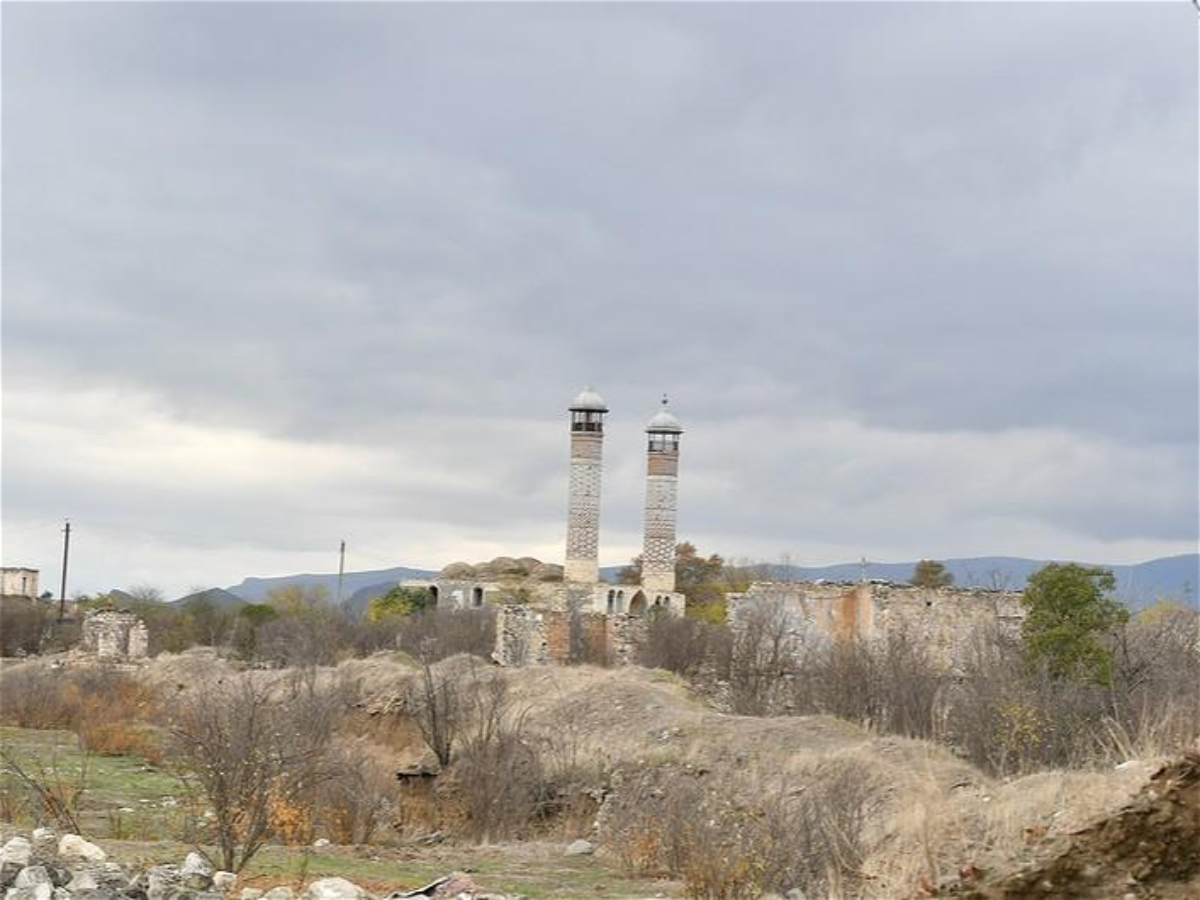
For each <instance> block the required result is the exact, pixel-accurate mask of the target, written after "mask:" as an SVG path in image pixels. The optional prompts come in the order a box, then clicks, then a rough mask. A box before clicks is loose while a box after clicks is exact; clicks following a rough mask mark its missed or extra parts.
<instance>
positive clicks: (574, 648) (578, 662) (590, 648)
mask: <svg viewBox="0 0 1200 900" xmlns="http://www.w3.org/2000/svg"><path fill="white" fill-rule="evenodd" d="M567 640H568V643H567V665H571V666H601V667H605V666H611V665H612V656H611V654H610V653H609V649H608V631H607V628H606V625H605V621H604V619H603V618H602V617H601V616H598V615H594V614H587V613H584V612H582V611H581V610H578V609H574V610H572V611H571V613H570V616H569V617H568V619H567Z"/></svg>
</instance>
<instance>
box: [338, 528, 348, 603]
mask: <svg viewBox="0 0 1200 900" xmlns="http://www.w3.org/2000/svg"><path fill="white" fill-rule="evenodd" d="M345 571H346V541H345V540H343V541H342V549H341V550H339V551H338V585H337V602H338V605H339V606H341V604H342V575H343V574H344V573H345Z"/></svg>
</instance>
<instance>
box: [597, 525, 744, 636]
mask: <svg viewBox="0 0 1200 900" xmlns="http://www.w3.org/2000/svg"><path fill="white" fill-rule="evenodd" d="M727 575H728V573H727V572H726V565H725V560H724V559H723V558H722V557H721V556H720V555H719V554H716V553H712V554H709V555H708V556H703V555H702V554H700V553H699V552H698V551H697V550H696V547H695V545H694V544H691V543H688V542H687V541H684V542H683V543H681V544H676V545H675V590H677V591H679V592H680V593H681V594H683V595H684V596H685V597H687V603H688V614H689V615H694V614H696V613H697V612H700V611H705V610H711V609H719V610H721V612H722V615H720V616H718V619H720V620H723V619H724V615H723V610H724V602H725V593H726V591H727V590H728V588H729V579H728V577H727ZM641 580H642V557H641V556H635V557H634V558H633V559H632V560H631V561H630V564H629V565H628V566H626V567H625V568H624V569H622V570H621V571H620V572H618V573H617V581H618V582H620V583H621V584H639V583H640V582H641ZM701 617H702V618H704V616H701Z"/></svg>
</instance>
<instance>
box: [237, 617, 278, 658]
mask: <svg viewBox="0 0 1200 900" xmlns="http://www.w3.org/2000/svg"><path fill="white" fill-rule="evenodd" d="M278 618H279V611H278V610H276V609H275V607H273V606H271V605H270V604H269V603H248V604H247V605H245V606H243V607H242V608H241V609H239V610H238V612H237V616H236V618H235V619H234V623H233V637H232V638H231V639H230V643H231V644H232V645H233V649H234V652H235V653H237V655H238V656H240V657H242V658H243V659H253V658H254V655H255V654H256V653H257V652H258V629H260V628H261V627H262V626H263V625H265V624H267V623H268V622H273V621H275V620H276V619H278Z"/></svg>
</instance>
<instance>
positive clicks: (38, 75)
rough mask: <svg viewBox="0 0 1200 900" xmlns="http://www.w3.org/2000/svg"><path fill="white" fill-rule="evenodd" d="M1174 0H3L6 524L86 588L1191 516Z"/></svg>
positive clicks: (1170, 536)
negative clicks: (574, 434)
mask: <svg viewBox="0 0 1200 900" xmlns="http://www.w3.org/2000/svg"><path fill="white" fill-rule="evenodd" d="M1196 56H1197V28H1196V13H1195V10H1194V9H1193V8H1192V7H1191V6H1190V5H1189V4H1187V3H1184V2H1179V3H1169V4H1168V3H1163V4H1145V5H1142V4H1111V5H1110V4H1090V3H1089V4H981V5H938V4H888V5H876V4H853V5H840V6H839V5H834V4H816V3H813V4H796V5H754V6H735V5H732V4H730V5H652V6H651V5H616V6H614V5H599V4H593V5H575V6H568V5H553V6H547V5H532V6H529V5H523V6H511V5H505V6H500V5H487V6H479V5H440V6H434V5H384V4H355V5H335V4H320V5H318V4H304V5H298V4H278V5H275V4H250V5H242V4H216V5H207V4H182V3H180V4H155V5H148V4H39V5H33V4H8V3H6V4H4V9H3V213H4V217H3V239H4V247H3V249H4V260H3V262H4V267H3V288H4V305H3V375H4V383H3V401H4V407H3V426H4V431H3V522H4V535H3V537H4V560H3V562H4V564H5V565H14V564H23V565H31V566H35V567H40V568H41V570H42V573H43V579H44V581H45V582H46V583H47V586H48V587H51V588H52V589H54V590H55V591H57V579H58V577H59V571H60V569H59V565H60V563H59V556H60V553H61V543H60V542H61V536H60V531H61V526H62V518H63V517H64V516H69V517H70V518H71V520H72V522H73V527H74V532H73V543H72V549H73V553H72V564H71V573H72V576H71V586H70V590H86V591H91V590H97V589H102V588H108V587H114V586H127V585H131V584H138V583H150V584H153V585H157V586H159V587H160V588H162V589H163V590H165V591H166V592H168V593H172V594H175V593H180V592H182V591H183V590H185V589H187V588H189V587H192V586H194V585H202V584H203V585H210V584H219V585H225V584H230V583H234V582H237V581H239V580H240V579H241V578H242V577H243V576H246V575H252V574H253V575H270V574H285V573H291V572H297V571H331V570H334V569H336V562H337V546H338V541H339V539H341V538H343V537H344V538H345V539H346V540H347V541H348V544H349V552H348V559H347V567H348V568H350V569H354V570H359V569H368V568H381V567H386V566H391V565H401V564H406V565H415V566H424V567H437V566H440V565H442V564H444V563H446V562H449V561H451V560H454V559H460V558H463V559H468V560H476V559H483V558H490V557H491V556H494V555H496V554H499V553H506V554H511V555H514V556H515V555H524V554H529V555H533V556H538V557H540V558H542V559H546V560H552V561H561V557H562V552H563V549H562V548H563V542H564V532H565V525H564V521H565V520H564V513H565V507H566V473H567V430H566V412H565V408H566V406H567V404H568V403H569V401H570V399H571V398H572V396H573V395H574V394H575V393H576V392H577V391H578V390H579V389H580V388H582V387H583V386H584V385H585V384H587V383H592V384H594V385H595V386H596V388H597V389H598V390H599V391H600V392H601V393H603V394H604V395H605V397H606V399H607V400H608V401H609V405H610V406H611V408H612V413H611V415H610V417H609V428H608V433H607V437H606V446H605V462H606V470H605V480H604V487H603V492H604V500H603V531H602V535H601V556H602V562H603V563H620V562H623V561H625V560H627V559H628V558H629V557H630V556H632V555H633V554H634V553H636V552H638V551H639V549H640V543H641V504H642V499H643V482H642V471H643V466H644V463H643V461H642V453H643V438H642V435H641V430H642V428H643V427H644V426H645V422H646V421H647V420H648V419H649V418H650V416H651V415H652V414H653V413H654V411H655V407H656V404H657V401H658V398H659V396H660V394H661V393H662V392H664V391H666V392H669V393H670V395H671V398H672V405H673V408H674V409H675V410H676V412H677V414H678V415H679V417H680V418H681V419H682V421H683V424H684V426H685V428H686V429H687V433H686V434H685V435H684V439H683V450H682V464H681V481H680V513H679V531H680V536H681V537H682V538H688V539H691V540H693V541H694V542H695V543H697V544H698V545H699V546H700V547H701V549H703V550H705V551H719V552H721V553H724V554H726V555H727V556H731V557H753V558H759V559H778V558H779V557H780V555H781V554H790V555H791V556H792V558H793V559H795V560H796V561H797V562H803V563H811V564H820V563H831V562H841V561H848V560H852V559H857V558H858V557H860V556H862V555H866V556H867V557H869V558H871V559H875V560H881V561H882V560H903V559H911V558H915V557H918V556H936V557H952V556H965V555H986V554H1011V555H1025V556H1034V557H1047V558H1077V559H1086V560H1091V561H1097V562H1108V563H1120V562H1135V561H1140V560H1143V559H1147V558H1151V557H1155V556H1160V555H1167V554H1173V553H1183V552H1193V551H1195V549H1196V541H1197V407H1198V398H1197V374H1198V373H1197V287H1196V285H1197V212H1196V204H1197V172H1196V170H1197V58H1196Z"/></svg>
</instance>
